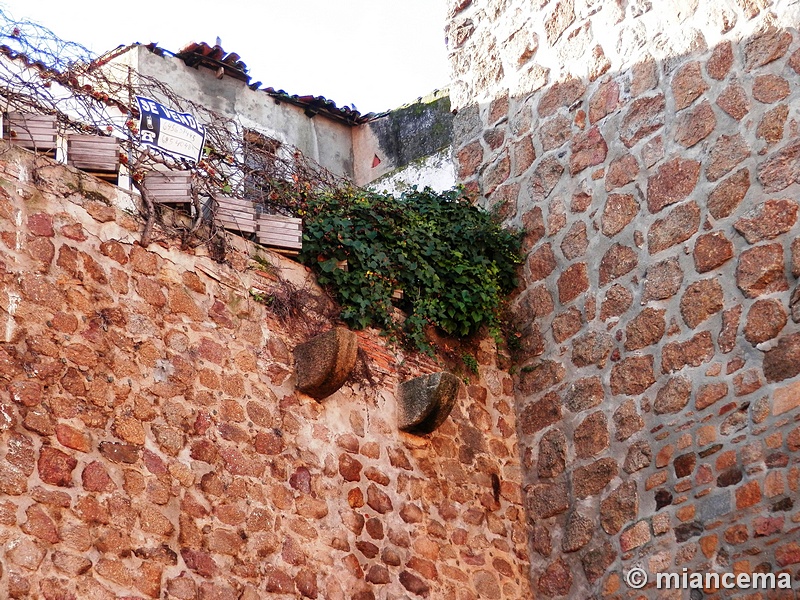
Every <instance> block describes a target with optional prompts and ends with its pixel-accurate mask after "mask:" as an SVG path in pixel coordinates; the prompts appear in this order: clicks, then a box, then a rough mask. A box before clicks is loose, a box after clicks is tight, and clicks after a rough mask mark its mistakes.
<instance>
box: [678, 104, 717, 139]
mask: <svg viewBox="0 0 800 600" xmlns="http://www.w3.org/2000/svg"><path fill="white" fill-rule="evenodd" d="M716 126H717V118H716V116H714V109H713V108H711V103H710V102H709V101H708V100H706V101H704V102H702V103H700V104H699V105H697V106H696V107H695V108H693V109H692V110H690V111H687V112H685V113H683V114H681V115H679V116H678V118H677V119H676V120H675V135H674V137H673V139H674V140H675V141H676V142H678V143H679V144H680V145H681V146H683V147H684V148H691V147H692V146H694V145H695V144H697V143H698V142H701V141H702V140H704V139H706V138H707V137H708V136H709V135H711V132H712V131H714V128H715V127H716Z"/></svg>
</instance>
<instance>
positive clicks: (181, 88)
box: [117, 46, 354, 179]
mask: <svg viewBox="0 0 800 600" xmlns="http://www.w3.org/2000/svg"><path fill="white" fill-rule="evenodd" d="M128 54H131V55H132V56H130V57H129V56H127V55H128ZM117 60H118V61H121V62H128V63H130V65H131V66H132V68H133V69H134V70H135V71H137V72H139V73H141V74H142V75H144V76H150V77H155V78H156V79H159V80H160V81H163V82H165V83H166V84H167V85H169V86H170V88H172V90H173V91H174V92H175V93H176V94H178V95H179V96H182V97H184V98H188V99H190V100H192V101H194V102H197V103H200V104H202V105H203V106H206V107H207V108H209V109H210V110H214V111H217V112H219V113H220V114H222V115H224V116H226V117H228V118H236V119H238V120H239V121H240V122H241V123H242V125H243V126H244V127H251V128H253V129H255V130H257V131H259V132H261V133H263V134H265V135H268V136H269V137H272V138H273V139H276V140H278V141H280V142H281V143H283V144H289V145H291V146H295V147H297V148H298V149H299V150H300V151H301V152H302V153H303V154H305V155H306V156H308V157H309V158H312V159H313V160H315V161H317V162H318V163H319V164H321V165H322V166H323V167H325V168H326V169H328V170H330V171H331V172H333V173H335V174H337V175H340V176H345V177H348V178H350V179H352V178H353V176H354V171H353V140H352V133H351V129H352V128H351V126H350V125H345V124H343V123H338V122H336V121H333V120H331V119H328V118H325V117H323V116H315V117H313V118H312V117H308V116H306V115H305V113H304V111H303V109H302V108H300V107H298V106H294V105H292V104H287V103H285V102H283V103H278V102H276V100H275V99H274V98H272V97H270V96H269V95H267V94H266V93H264V92H263V91H257V90H256V91H254V90H251V89H250V88H249V87H247V85H246V84H245V83H243V82H242V81H239V80H237V79H233V78H231V77H223V78H222V79H217V78H216V76H215V73H214V72H213V71H212V70H210V69H207V68H204V67H198V68H196V69H193V68H190V67H187V66H186V64H185V63H184V62H183V61H182V60H180V59H178V58H173V57H167V56H158V55H156V54H153V53H152V52H150V51H149V50H148V49H147V48H146V47H144V46H136V47H134V48H132V49H131V50H130V51H129V52H128V53H126V54H125V55H122V56H121V57H120V58H119V59H117Z"/></svg>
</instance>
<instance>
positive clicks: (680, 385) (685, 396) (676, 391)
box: [653, 377, 692, 415]
mask: <svg viewBox="0 0 800 600" xmlns="http://www.w3.org/2000/svg"><path fill="white" fill-rule="evenodd" d="M691 395H692V382H691V380H690V379H688V378H686V377H670V379H669V380H667V383H666V384H665V385H664V386H663V387H661V388H660V389H659V390H658V393H657V394H656V399H655V402H654V403H653V410H654V411H655V413H656V414H657V415H663V414H672V413H677V412H680V411H681V410H683V408H684V407H685V406H686V405H687V404H688V403H689V398H690V397H691Z"/></svg>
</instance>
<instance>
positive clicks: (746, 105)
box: [717, 83, 750, 121]
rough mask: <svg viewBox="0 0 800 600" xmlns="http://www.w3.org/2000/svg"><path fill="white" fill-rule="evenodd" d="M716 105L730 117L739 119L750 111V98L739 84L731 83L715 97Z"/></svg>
mask: <svg viewBox="0 0 800 600" xmlns="http://www.w3.org/2000/svg"><path fill="white" fill-rule="evenodd" d="M717 106H719V107H720V108H721V109H722V110H724V111H725V112H726V113H727V114H728V115H729V116H730V117H731V118H733V119H736V120H737V121H741V120H742V119H743V118H744V117H745V116H747V113H749V112H750V98H749V96H748V95H747V92H746V91H745V89H744V88H743V87H742V86H741V85H739V84H738V83H732V84H730V85H729V86H728V87H726V88H725V89H724V90H723V91H722V93H721V94H720V95H719V97H718V98H717Z"/></svg>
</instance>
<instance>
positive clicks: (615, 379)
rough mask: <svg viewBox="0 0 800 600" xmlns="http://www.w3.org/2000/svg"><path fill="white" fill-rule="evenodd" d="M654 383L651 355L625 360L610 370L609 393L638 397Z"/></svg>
mask: <svg viewBox="0 0 800 600" xmlns="http://www.w3.org/2000/svg"><path fill="white" fill-rule="evenodd" d="M655 381H656V379H655V373H654V372H653V357H652V356H651V355H646V356H632V357H630V358H626V359H624V360H621V361H620V362H618V363H616V364H615V365H614V367H613V368H612V369H611V392H612V393H613V394H615V395H621V394H625V395H628V396H638V395H639V394H642V393H644V392H645V391H646V390H647V389H648V388H650V386H652V385H653V384H654V383H655Z"/></svg>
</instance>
